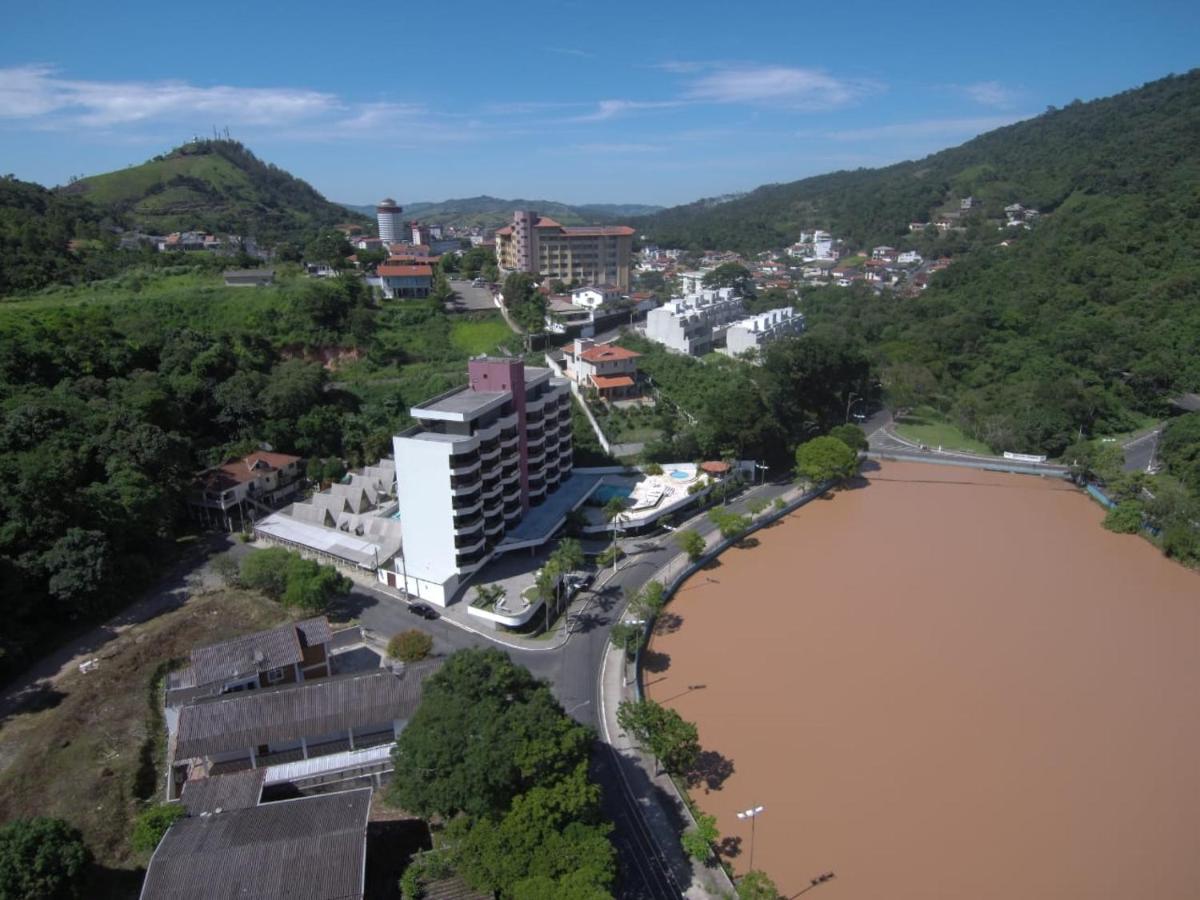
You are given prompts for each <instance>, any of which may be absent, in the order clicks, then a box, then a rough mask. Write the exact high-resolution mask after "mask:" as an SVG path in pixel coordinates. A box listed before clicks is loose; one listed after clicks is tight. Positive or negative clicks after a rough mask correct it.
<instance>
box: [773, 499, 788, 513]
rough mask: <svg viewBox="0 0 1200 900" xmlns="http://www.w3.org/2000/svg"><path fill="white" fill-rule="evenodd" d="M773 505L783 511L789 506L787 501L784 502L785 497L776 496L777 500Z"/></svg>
mask: <svg viewBox="0 0 1200 900" xmlns="http://www.w3.org/2000/svg"><path fill="white" fill-rule="evenodd" d="M772 506H774V507H775V509H776V510H778V511H779V512H782V511H783V510H784V509H785V508H786V507H787V503H786V502H784V499H783V498H782V497H776V498H775V502H774V503H773V504H772Z"/></svg>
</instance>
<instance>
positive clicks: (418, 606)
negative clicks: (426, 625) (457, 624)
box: [408, 603, 441, 621]
mask: <svg viewBox="0 0 1200 900" xmlns="http://www.w3.org/2000/svg"><path fill="white" fill-rule="evenodd" d="M408 611H409V612H410V613H412V614H413V615H414V616H420V617H421V618H422V619H429V620H430V621H432V620H434V619H438V618H441V617H440V616H439V615H438V612H437V610H435V609H434V608H433V607H431V606H427V605H426V604H424V603H410V604H409V606H408Z"/></svg>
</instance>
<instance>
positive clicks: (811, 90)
mask: <svg viewBox="0 0 1200 900" xmlns="http://www.w3.org/2000/svg"><path fill="white" fill-rule="evenodd" d="M676 71H686V70H679V69H676ZM882 89H883V86H882V85H880V84H878V83H877V82H873V81H867V80H863V79H847V78H838V77H836V76H834V75H830V74H829V73H827V72H823V71H821V70H820V69H802V68H794V67H789V66H727V67H722V68H719V69H718V70H717V71H715V72H712V73H711V74H708V75H704V76H702V77H700V78H697V79H695V80H693V81H692V82H691V83H690V84H689V85H688V87H687V90H686V94H685V96H687V97H689V98H690V99H693V100H698V101H703V102H709V103H752V104H768V105H776V106H784V107H788V108H792V109H803V110H824V109H835V108H837V107H841V106H847V105H849V104H851V103H854V102H856V101H857V100H859V99H861V98H862V97H865V96H867V95H868V94H873V93H877V92H879V91H880V90H882Z"/></svg>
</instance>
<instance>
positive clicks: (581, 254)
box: [496, 210, 633, 291]
mask: <svg viewBox="0 0 1200 900" xmlns="http://www.w3.org/2000/svg"><path fill="white" fill-rule="evenodd" d="M632 248H633V229H632V228H630V227H628V226H626V225H583V226H565V225H560V224H559V223H558V222H555V221H554V220H553V219H549V218H546V217H545V216H539V215H538V214H537V213H536V212H534V211H532V210H518V211H516V212H515V213H513V221H512V224H510V225H505V226H504V227H503V228H500V229H498V230H497V231H496V261H497V264H498V265H499V267H500V269H501V270H502V271H503V272H506V273H507V272H529V273H531V274H534V275H540V276H543V277H546V278H557V279H560V280H562V281H577V282H583V283H585V284H613V285H616V287H617V288H618V289H619V290H622V291H628V290H629V266H630V257H631V253H632Z"/></svg>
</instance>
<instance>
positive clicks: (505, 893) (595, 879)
mask: <svg viewBox="0 0 1200 900" xmlns="http://www.w3.org/2000/svg"><path fill="white" fill-rule="evenodd" d="M610 831H611V826H610V825H608V823H605V822H603V821H602V819H601V815H600V791H599V788H598V787H597V786H596V785H595V784H593V783H591V782H589V781H588V778H587V763H586V762H583V761H581V762H580V763H579V765H577V766H576V767H575V769H574V770H573V771H571V772H570V773H569V774H567V775H566V776H565V777H563V778H561V779H559V780H557V781H555V782H554V783H552V784H549V785H538V786H535V787H533V788H531V789H530V790H529V791H527V792H526V793H524V794H521V795H520V796H518V797H515V798H514V799H513V803H512V807H511V809H509V810H508V811H507V812H506V813H505V814H504V815H503V816H502V817H501V818H500V819H499V820H498V821H493V820H491V819H478V820H472V819H470V818H468V817H460V818H458V819H456V820H454V821H453V822H451V823H450V825H449V827H448V828H447V844H448V845H449V846H450V848H451V849H450V851H449V852H450V853H451V855H452V859H453V862H454V865H455V868H456V870H457V871H458V872H459V874H461V875H462V876H463V878H464V879H465V880H466V881H467V883H468V884H470V885H471V886H472V887H474V888H475V889H476V890H481V891H487V892H494V893H499V894H500V896H502V897H511V898H524V897H547V898H551V897H553V898H557V897H571V896H574V897H591V896H605V895H606V894H605V892H607V891H610V890H611V889H612V887H613V881H614V880H615V879H614V876H615V873H616V865H615V862H616V855H615V851H614V849H613V847H612V845H611V843H610V842H609V840H608V834H609V832H610Z"/></svg>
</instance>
